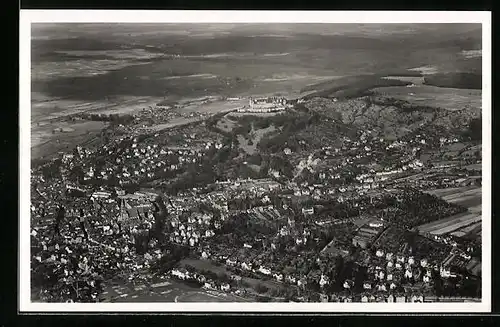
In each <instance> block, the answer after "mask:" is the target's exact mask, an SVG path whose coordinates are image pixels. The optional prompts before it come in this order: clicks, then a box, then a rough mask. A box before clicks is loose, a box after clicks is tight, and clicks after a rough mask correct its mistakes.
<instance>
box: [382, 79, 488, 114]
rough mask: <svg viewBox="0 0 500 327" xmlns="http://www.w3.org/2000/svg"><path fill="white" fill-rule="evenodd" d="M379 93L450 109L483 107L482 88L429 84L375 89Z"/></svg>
mask: <svg viewBox="0 0 500 327" xmlns="http://www.w3.org/2000/svg"><path fill="white" fill-rule="evenodd" d="M373 91H374V92H375V93H377V94H378V95H382V96H386V97H390V98H395V99H398V100H404V101H408V102H409V103H411V104H414V105H421V106H430V107H439V108H444V109H449V110H457V109H463V108H466V107H472V108H475V109H481V90H472V89H452V88H444V87H436V86H428V85H416V86H414V87H405V86H391V87H380V88H375V89H373Z"/></svg>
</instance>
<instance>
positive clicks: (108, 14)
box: [18, 10, 491, 313]
mask: <svg viewBox="0 0 500 327" xmlns="http://www.w3.org/2000/svg"><path fill="white" fill-rule="evenodd" d="M64 22H68V23H69V22H75V23H76V22H78V23H356V24H361V23H482V33H483V34H482V41H483V49H482V52H483V55H482V61H483V91H482V108H483V115H482V117H483V124H482V126H483V127H482V128H483V131H482V132H483V134H482V138H483V141H482V142H483V145H482V149H483V150H482V151H483V162H482V174H483V177H482V180H483V181H484V182H483V186H482V199H483V201H482V214H483V217H482V223H483V230H482V233H483V235H482V242H483V244H482V271H483V278H482V294H483V295H482V301H481V302H478V303H391V304H388V303H272V305H271V304H270V303H32V302H31V301H30V268H29V267H30V238H29V235H30V218H29V217H30V210H29V207H30V205H29V203H30V187H29V185H30V162H31V159H30V156H31V153H30V152H31V150H30V149H31V146H30V139H31V123H30V122H31V100H30V99H31V58H30V57H31V56H30V53H31V46H30V45H31V41H30V39H31V23H64ZM19 39H20V40H19V51H20V66H19V73H20V79H19V82H20V95H19V96H20V102H19V103H20V110H19V130H20V145H19V258H18V265H19V276H18V278H19V279H18V289H19V303H18V304H19V306H18V309H19V311H20V312H126V311H131V312H179V313H189V312H236V313H245V312H266V313H278V312H289V313H307V312H311V313H313V312H318V313H320V312H322V313H329V312H331V313H334V312H346V313H354V312H358V313H375V312H395V313H417V312H420V313H426V312H427V313H436V312H455V313H472V312H490V311H491V185H490V183H489V182H490V181H491V12H485V11H482V12H481V11H474V12H472V11H469V12H467V11H455V12H454V11H446V12H445V11H411V12H410V11H141V12H140V14H139V15H138V14H137V11H132V10H127V11H121V10H120V11H113V10H21V13H20V32H19ZM485 227H487V228H485Z"/></svg>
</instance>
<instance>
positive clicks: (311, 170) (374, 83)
mask: <svg viewBox="0 0 500 327" xmlns="http://www.w3.org/2000/svg"><path fill="white" fill-rule="evenodd" d="M138 14H139V15H140V13H138ZM178 14H179V15H182V14H181V13H178ZM89 15H92V13H89ZM226 19H227V17H226ZM26 29H28V30H29V32H28V34H29V35H30V36H29V48H28V51H29V52H30V53H29V57H28V58H29V64H30V67H31V68H30V71H28V73H29V74H30V76H29V81H28V84H29V85H30V86H29V89H28V90H29V91H28V92H29V94H28V96H29V99H30V100H29V103H28V106H29V107H30V108H31V110H30V109H29V108H27V109H26V112H27V114H25V115H27V116H25V118H26V117H27V119H28V121H30V127H27V128H28V129H29V132H28V134H27V135H29V136H28V137H29V140H26V142H28V143H26V144H29V148H28V149H27V150H26V152H25V153H27V155H28V158H29V163H27V164H26V167H29V170H30V171H29V172H28V171H26V172H25V173H26V174H27V175H28V176H29V177H26V178H25V181H27V182H28V181H29V186H26V187H25V191H26V192H25V193H26V194H29V200H28V202H27V203H24V204H22V205H23V206H25V207H26V208H25V209H22V210H24V211H22V212H25V213H26V214H27V216H22V217H21V220H22V221H25V224H28V225H29V232H28V227H27V228H26V229H23V231H21V233H25V232H26V233H29V237H28V236H27V235H26V236H25V237H24V240H25V243H23V244H28V243H29V245H28V248H24V250H23V251H27V252H29V254H26V257H25V258H21V260H25V262H24V261H23V263H22V265H25V268H24V269H26V274H25V275H24V276H28V275H29V280H26V281H25V282H26V283H27V285H29V289H28V290H25V291H26V293H29V294H27V295H26V296H27V298H28V300H27V301H28V302H29V303H30V304H31V305H33V304H35V305H40V304H41V305H45V306H46V308H48V305H56V304H57V303H59V304H61V303H64V304H65V305H66V303H77V304H82V305H85V306H86V307H85V308H91V307H90V305H95V306H96V307H97V306H103V308H105V306H106V305H114V306H115V307H114V308H116V307H117V306H118V305H124V307H126V306H127V305H131V304H134V305H140V304H146V303H147V304H148V305H151V306H152V307H153V306H154V305H155V304H160V303H163V305H167V304H169V303H170V304H169V308H172V309H169V310H174V311H182V309H178V308H180V307H185V308H188V307H189V306H190V305H194V304H197V305H198V306H199V308H202V309H201V310H202V311H203V310H204V309H203V306H207V308H208V307H210V308H212V309H214V308H216V307H215V306H217V305H218V307H217V308H218V309H217V310H219V311H224V310H225V308H226V307H227V308H236V305H238V307H239V308H242V309H240V310H241V311H245V310H246V309H245V308H246V307H248V308H250V307H251V306H252V305H261V306H260V308H262V305H264V304H263V303H265V306H266V307H268V308H273V307H274V306H275V307H276V308H277V311H279V310H283V308H285V306H286V305H288V306H289V307H294V306H295V307H298V306H301V305H304V306H307V305H308V304H309V303H316V305H317V308H321V309H319V310H325V311H330V309H328V307H331V308H336V309H333V310H340V311H342V308H351V307H352V306H353V305H355V304H363V306H365V309H363V306H361V307H359V306H358V309H356V310H361V311H363V310H369V308H370V305H372V306H373V307H374V308H376V309H375V310H379V311H394V310H398V309H397V306H398V305H401V306H404V307H405V308H407V309H405V310H407V311H412V309H411V308H412V306H414V307H415V308H418V306H421V307H424V306H426V305H427V308H431V309H427V310H430V311H433V310H437V309H436V308H438V306H439V305H444V304H446V305H457V306H460V305H464V306H474V305H481V304H484V300H485V297H484V294H485V292H486V293H487V294H488V295H489V292H490V291H489V290H485V289H484V288H483V287H484V285H485V284H484V283H483V279H484V278H487V279H488V281H489V271H485V262H484V260H483V258H485V256H484V255H483V251H488V252H487V253H489V248H488V249H485V245H484V244H485V242H484V241H485V238H487V240H488V242H489V225H487V224H486V222H488V224H489V221H490V218H489V216H488V217H485V215H489V212H490V211H489V209H485V205H486V204H485V202H484V201H485V188H484V187H485V184H486V183H489V182H488V180H485V179H486V178H484V179H483V173H484V174H486V172H485V171H483V170H484V169H483V168H485V167H486V168H487V167H488V166H485V161H483V160H486V158H484V155H485V154H484V153H485V148H483V140H484V141H485V142H487V140H485V137H486V136H487V135H489V134H485V133H489V132H485V129H488V128H489V127H488V126H485V124H488V122H489V120H485V115H486V116H488V117H490V112H489V110H490V109H489V107H485V103H484V100H483V99H484V92H485V90H484V85H485V83H484V82H485V75H484V74H483V73H484V70H483V65H484V60H485V56H486V55H487V56H488V58H490V57H489V54H485V49H484V41H485V40H484V39H483V35H484V25H483V24H482V23H481V21H478V22H468V21H466V22H465V23H449V22H440V21H436V22H435V23H412V22H397V23H380V22H374V23H371V22H368V23H356V21H351V22H348V23H346V22H340V23H338V22H335V21H332V22H329V23H315V22H309V23H301V22H297V23H295V22H279V21H275V22H225V21H224V20H223V19H222V20H221V22H189V23H186V22H152V23H144V22H120V21H117V22H94V21H92V22H85V21H83V22H81V21H77V22H65V21H62V22H53V21H48V22H36V21H32V22H31V23H30V24H28V25H27V26H26ZM488 60H489V59H488ZM488 76H490V75H488ZM22 110H23V108H22ZM487 111H488V112H487ZM26 126H27V125H26ZM488 142H489V141H488ZM488 160H489V158H488ZM488 176H489V172H488ZM488 190H489V188H488ZM488 196H489V195H488ZM26 197H27V195H26ZM488 201H489V200H488ZM488 205H489V204H488ZM28 207H29V210H28ZM485 210H488V211H487V212H485ZM485 233H487V234H485ZM28 239H29V240H28ZM488 246H489V243H488ZM28 257H29V259H28ZM28 260H29V262H28ZM486 260H487V259H486ZM486 264H487V267H489V263H486ZM487 285H489V284H487ZM217 303H219V304H217ZM72 305H75V304H72ZM214 305H215V306H214ZM176 306H178V307H176ZM231 306H232V307H231ZM152 307H151V308H152ZM128 308H133V306H129V307H128ZM190 308H191V309H189V310H192V307H190ZM309 308H311V307H309ZM339 308H340V309H339ZM395 308H396V309H395ZM408 308H410V309H408ZM212 309H209V310H212ZM113 310H114V309H113ZM132 310H133V309H132ZM231 310H233V309H231ZM266 310H271V309H266ZM299 310H300V309H299ZM307 310H310V309H307ZM417 310H418V309H417ZM348 311H352V310H350V309H348Z"/></svg>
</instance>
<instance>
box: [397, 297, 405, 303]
mask: <svg viewBox="0 0 500 327" xmlns="http://www.w3.org/2000/svg"><path fill="white" fill-rule="evenodd" d="M404 302H406V297H404V296H396V303H404Z"/></svg>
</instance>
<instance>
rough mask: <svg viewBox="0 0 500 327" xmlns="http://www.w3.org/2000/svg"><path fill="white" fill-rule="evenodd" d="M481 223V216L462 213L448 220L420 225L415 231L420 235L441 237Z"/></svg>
mask: <svg viewBox="0 0 500 327" xmlns="http://www.w3.org/2000/svg"><path fill="white" fill-rule="evenodd" d="M480 221H481V215H480V214H477V213H463V214H458V215H454V216H451V217H448V218H444V219H440V220H438V221H434V222H432V223H429V224H425V225H420V226H418V227H417V229H418V230H419V231H420V232H421V233H430V234H433V235H443V234H448V233H451V232H453V231H455V230H458V229H460V228H462V227H465V226H469V225H471V224H474V223H477V222H480Z"/></svg>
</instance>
